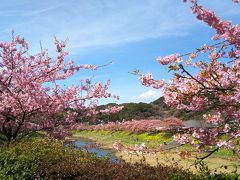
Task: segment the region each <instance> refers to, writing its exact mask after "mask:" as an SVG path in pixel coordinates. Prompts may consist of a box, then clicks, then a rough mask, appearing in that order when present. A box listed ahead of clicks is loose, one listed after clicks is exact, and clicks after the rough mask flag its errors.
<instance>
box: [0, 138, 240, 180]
mask: <svg viewBox="0 0 240 180" xmlns="http://www.w3.org/2000/svg"><path fill="white" fill-rule="evenodd" d="M0 150H1V151H0V179H4V180H5V179H17V180H22V179H34V180H38V179H39V180H45V179H63V180H64V179H66V180H71V179H105V180H108V179H109V180H110V179H114V180H115V179H143V180H144V179H156V180H159V179H160V180H161V179H163V180H165V179H166V180H167V179H196V180H197V179H232V180H234V179H237V178H238V176H237V175H236V174H235V175H234V174H233V175H229V174H220V175H219V174H211V173H209V172H207V171H206V168H205V169H204V168H202V172H201V173H200V174H199V175H194V174H193V173H191V172H189V171H185V170H181V169H179V168H177V167H169V166H165V165H162V164H159V165H158V166H156V167H152V166H149V165H147V164H145V163H144V162H142V163H138V164H130V163H126V162H124V161H121V162H119V163H113V162H111V161H109V160H108V159H100V158H97V156H96V155H94V154H91V153H86V152H82V151H79V150H77V149H75V148H74V147H66V146H65V145H64V143H63V142H61V141H56V140H51V139H41V140H27V141H22V142H18V143H12V144H9V145H5V146H3V147H0ZM203 170H204V171H203ZM206 172H207V173H206ZM204 173H205V174H204Z"/></svg>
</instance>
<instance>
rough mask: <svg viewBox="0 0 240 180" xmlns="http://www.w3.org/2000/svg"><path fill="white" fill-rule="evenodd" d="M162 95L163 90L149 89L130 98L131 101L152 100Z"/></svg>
mask: <svg viewBox="0 0 240 180" xmlns="http://www.w3.org/2000/svg"><path fill="white" fill-rule="evenodd" d="M161 96H162V92H161V91H160V90H152V89H150V90H148V91H146V92H144V93H142V94H140V95H139V96H135V97H132V98H130V99H129V100H130V101H134V102H147V103H149V102H152V101H154V100H156V99H158V98H159V97H161Z"/></svg>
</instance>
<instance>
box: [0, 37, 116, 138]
mask: <svg viewBox="0 0 240 180" xmlns="http://www.w3.org/2000/svg"><path fill="white" fill-rule="evenodd" d="M54 43H55V46H56V52H57V57H56V58H52V57H50V56H49V55H48V52H47V50H41V51H40V52H39V53H37V54H35V55H31V53H30V51H29V47H28V43H27V42H26V40H25V39H24V38H21V37H20V36H16V37H13V40H11V41H10V42H0V134H1V138H3V139H4V140H6V141H12V140H14V139H16V138H17V137H19V136H24V135H25V134H28V133H31V132H34V131H37V130H45V131H47V132H49V134H50V135H52V136H54V137H64V136H65V135H67V134H68V133H67V131H66V130H68V129H71V128H72V127H74V124H75V123H76V120H77V119H78V118H84V117H89V116H91V117H94V115H95V114H96V113H97V111H96V107H97V105H96V104H97V102H98V99H99V98H108V97H115V96H113V95H111V94H110V93H108V92H107V89H108V87H109V84H110V82H107V83H106V84H105V85H104V84H101V83H96V84H94V83H92V82H91V81H90V80H89V79H87V80H79V85H78V83H75V85H73V86H70V87H67V88H63V87H61V86H60V83H61V82H63V80H65V79H67V78H69V77H71V76H72V75H73V74H75V73H76V72H78V71H79V70H80V69H82V68H85V69H92V70H96V69H97V68H98V67H97V66H92V65H88V64H83V65H78V66H76V65H74V62H73V61H72V60H69V61H66V60H65V58H66V56H67V54H68V52H67V51H65V46H66V42H65V41H59V40H57V39H56V38H55V42H54ZM119 110H120V109H119ZM112 112H116V109H115V110H110V111H109V112H108V113H112Z"/></svg>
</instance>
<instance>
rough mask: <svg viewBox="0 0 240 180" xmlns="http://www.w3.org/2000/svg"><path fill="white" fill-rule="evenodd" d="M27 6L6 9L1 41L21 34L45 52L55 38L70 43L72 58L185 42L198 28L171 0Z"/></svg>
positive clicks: (79, 1)
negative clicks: (159, 41)
mask: <svg viewBox="0 0 240 180" xmlns="http://www.w3.org/2000/svg"><path fill="white" fill-rule="evenodd" d="M21 2H23V3H22V4H20V3H19V4H17V6H13V5H11V4H8V5H5V6H6V7H5V8H3V9H1V8H0V10H5V12H4V13H0V17H3V19H5V20H6V22H7V23H2V24H1V23H0V25H1V27H2V29H3V31H2V34H1V35H3V33H4V35H6V33H7V31H9V34H11V30H12V29H15V31H16V33H17V34H22V35H24V36H25V37H26V38H27V39H30V41H31V42H33V43H35V44H36V48H38V49H39V40H41V41H42V43H43V45H44V46H45V48H50V47H51V45H52V40H53V36H54V35H56V36H58V37H59V38H61V39H66V38H68V39H69V43H70V44H69V46H70V48H71V52H72V50H74V51H76V52H78V51H79V49H86V48H88V49H89V48H91V47H102V46H109V45H119V44H124V43H129V42H136V41H142V40H146V39H149V38H159V37H165V36H184V35H186V34H187V33H188V32H187V29H189V27H190V26H192V25H193V24H194V22H195V21H194V17H192V16H191V14H190V13H189V11H190V10H189V9H188V7H187V6H183V5H182V6H181V7H179V4H182V3H177V4H175V5H174V4H173V3H171V2H170V1H168V0H162V1H155V0H144V1H139V0H132V1H128V0H119V1H118V0H116V1H106V0H101V1H100V0H99V1H95V0H89V1H83V0H72V1H68V3H66V2H64V3H62V2H61V3H59V1H57V0H53V1H51V3H50V4H49V1H41V2H38V3H35V2H32V3H29V1H27V0H23V1H21ZM54 2H55V4H56V5H54ZM6 9H7V10H6ZM186 9H188V10H187V11H186ZM173 12H174V16H173ZM23 22H24V23H23ZM49 46H50V47H49Z"/></svg>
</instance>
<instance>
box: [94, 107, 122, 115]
mask: <svg viewBox="0 0 240 180" xmlns="http://www.w3.org/2000/svg"><path fill="white" fill-rule="evenodd" d="M123 108H124V106H108V107H107V109H103V110H100V111H99V112H100V113H103V114H112V113H118V112H119V111H121V110H122V109H123Z"/></svg>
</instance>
